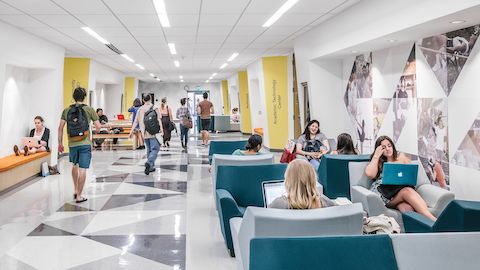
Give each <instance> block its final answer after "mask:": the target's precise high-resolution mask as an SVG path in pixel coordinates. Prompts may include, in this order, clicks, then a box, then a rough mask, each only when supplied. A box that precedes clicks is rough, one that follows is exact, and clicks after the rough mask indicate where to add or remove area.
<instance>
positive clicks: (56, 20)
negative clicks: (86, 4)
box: [33, 15, 84, 28]
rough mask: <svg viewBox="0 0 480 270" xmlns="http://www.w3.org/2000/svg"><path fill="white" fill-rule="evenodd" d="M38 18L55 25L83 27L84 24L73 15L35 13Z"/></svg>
mask: <svg viewBox="0 0 480 270" xmlns="http://www.w3.org/2000/svg"><path fill="white" fill-rule="evenodd" d="M33 16H34V17H35V18H37V19H38V20H40V21H42V22H44V23H46V24H48V25H50V26H53V27H78V28H80V27H83V26H84V25H83V24H82V23H81V22H79V21H78V20H76V19H75V18H74V17H72V16H71V15H33Z"/></svg>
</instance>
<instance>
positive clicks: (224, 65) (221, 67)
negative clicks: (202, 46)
mask: <svg viewBox="0 0 480 270" xmlns="http://www.w3.org/2000/svg"><path fill="white" fill-rule="evenodd" d="M226 66H228V63H223V65H221V66H220V69H224V68H225V67H226Z"/></svg>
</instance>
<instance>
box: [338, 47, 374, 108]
mask: <svg viewBox="0 0 480 270" xmlns="http://www.w3.org/2000/svg"><path fill="white" fill-rule="evenodd" d="M371 67H372V53H369V54H365V55H363V54H362V55H357V56H356V57H355V61H354V62H353V67H352V72H351V73H350V77H349V79H348V83H347V90H346V91H345V95H344V97H343V99H344V102H345V105H346V106H347V110H348V112H349V114H350V115H351V116H354V115H355V114H356V113H357V111H356V101H357V99H359V98H371V97H372V73H371Z"/></svg>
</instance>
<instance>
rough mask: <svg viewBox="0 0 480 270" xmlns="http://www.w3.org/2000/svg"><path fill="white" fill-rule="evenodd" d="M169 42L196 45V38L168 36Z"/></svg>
mask: <svg viewBox="0 0 480 270" xmlns="http://www.w3.org/2000/svg"><path fill="white" fill-rule="evenodd" d="M168 42H173V43H175V44H185V43H195V36H194V35H190V36H176V35H168Z"/></svg>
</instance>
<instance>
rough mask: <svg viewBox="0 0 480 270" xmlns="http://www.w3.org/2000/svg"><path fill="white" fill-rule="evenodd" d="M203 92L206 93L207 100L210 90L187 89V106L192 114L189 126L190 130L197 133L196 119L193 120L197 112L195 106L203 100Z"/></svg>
mask: <svg viewBox="0 0 480 270" xmlns="http://www.w3.org/2000/svg"><path fill="white" fill-rule="evenodd" d="M203 93H207V94H208V100H210V90H202V91H187V107H188V110H189V111H190V113H191V114H192V116H193V117H192V119H193V120H194V121H192V122H193V128H191V129H190V130H191V131H190V132H193V133H194V134H197V133H198V128H197V121H195V120H196V119H197V117H198V112H197V107H198V103H200V101H202V100H203Z"/></svg>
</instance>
